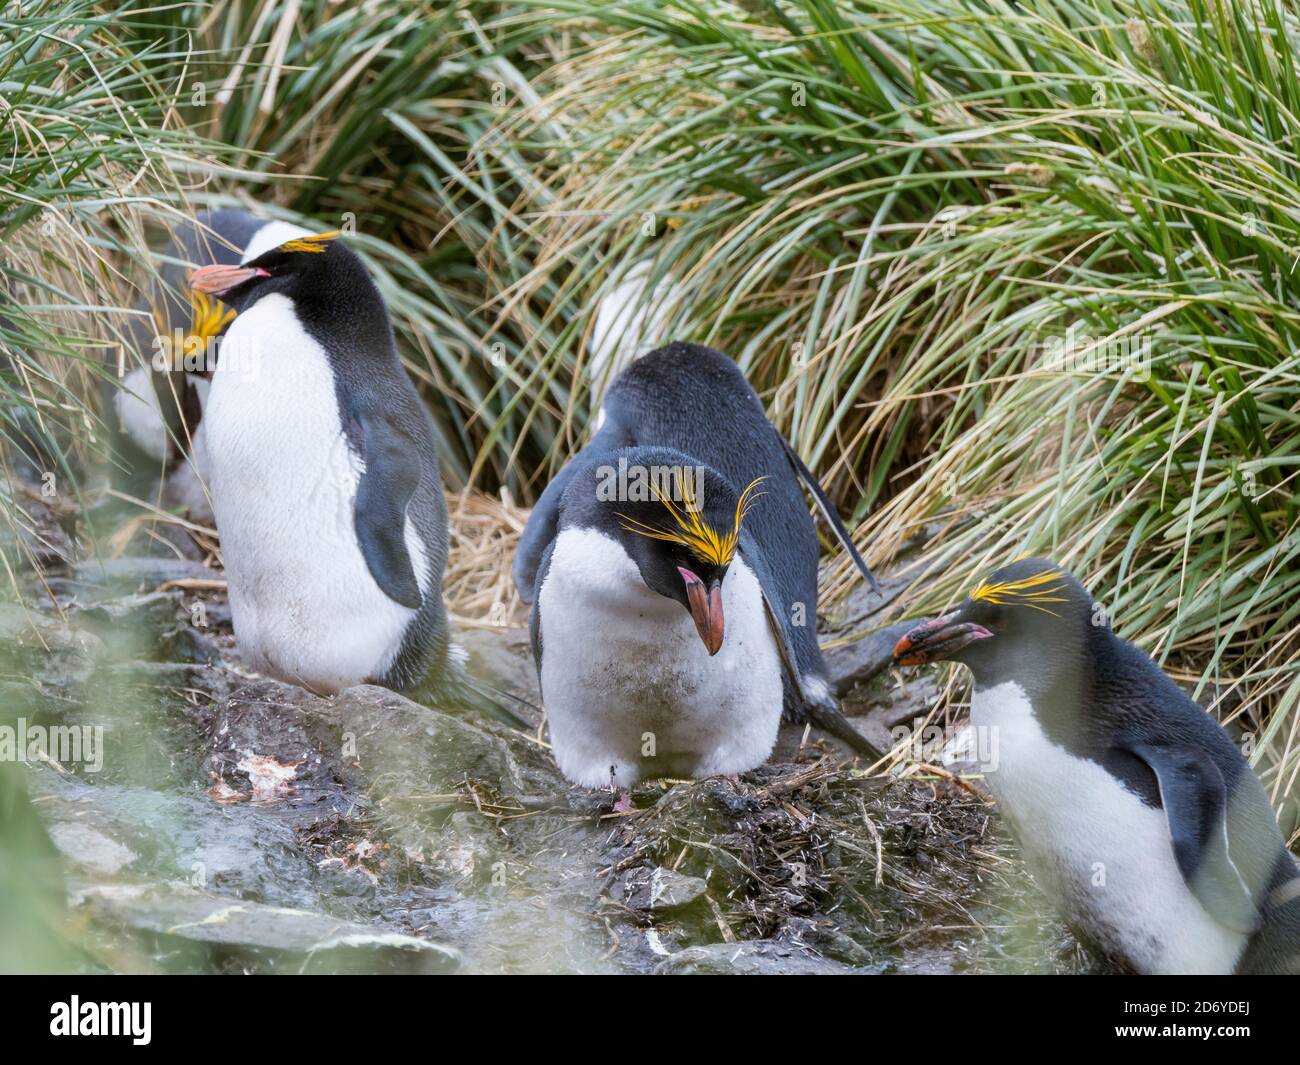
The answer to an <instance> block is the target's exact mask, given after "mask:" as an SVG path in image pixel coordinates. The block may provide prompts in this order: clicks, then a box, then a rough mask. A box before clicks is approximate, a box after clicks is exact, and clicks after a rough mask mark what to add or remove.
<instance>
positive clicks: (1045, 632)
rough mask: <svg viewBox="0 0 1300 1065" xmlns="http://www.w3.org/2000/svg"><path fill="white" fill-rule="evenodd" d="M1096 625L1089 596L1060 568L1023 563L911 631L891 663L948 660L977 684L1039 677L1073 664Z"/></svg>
mask: <svg viewBox="0 0 1300 1065" xmlns="http://www.w3.org/2000/svg"><path fill="white" fill-rule="evenodd" d="M1095 621H1096V618H1095V611H1094V607H1093V601H1092V597H1091V596H1089V595H1088V593H1087V591H1086V590H1085V589H1084V587H1083V586H1082V585H1081V584H1080V583H1079V582H1078V581H1077V580H1075V579H1074V577H1072V576H1070V574H1068V573H1066V572H1065V571H1064V570H1062V569H1060V568H1059V567H1058V566H1056V565H1054V564H1053V563H1051V562H1048V561H1046V560H1045V559H1041V558H1026V559H1021V560H1019V561H1017V562H1013V563H1012V564H1011V565H1009V566H1004V567H1002V568H1001V569H998V570H994V571H993V572H992V573H990V574H989V575H988V576H986V577H984V578H983V579H982V580H981V581H980V582H979V583H978V584H977V585H976V586H975V587H974V588H973V589H971V592H970V595H969V596H967V597H966V600H965V602H963V603H962V604H961V606H959V607H958V608H957V609H956V610H954V611H953V612H952V613H951V614H945V615H944V616H943V617H939V618H935V619H934V620H932V621H926V622H923V623H922V624H920V625H918V626H916V628H914V629H912V631H911V632H909V633H908V634H907V635H906V636H904V637H903V638H902V639H901V640H899V641H898V644H897V645H896V646H895V647H894V664H895V665H900V666H919V665H924V664H925V663H927V662H938V661H942V660H946V659H951V660H953V661H956V662H962V663H964V664H965V665H967V666H968V667H970V670H971V672H973V673H974V674H975V679H976V682H977V683H979V684H994V683H997V682H999V681H1001V680H1010V679H1020V680H1023V679H1024V678H1026V677H1027V676H1032V675H1040V674H1043V673H1045V672H1047V671H1049V670H1050V669H1051V668H1052V664H1053V663H1060V662H1063V661H1065V662H1068V661H1072V660H1073V658H1074V656H1075V653H1076V649H1077V648H1078V647H1079V646H1081V645H1082V644H1083V643H1084V641H1085V639H1086V633H1087V629H1088V627H1089V626H1090V625H1092V624H1094V623H1095Z"/></svg>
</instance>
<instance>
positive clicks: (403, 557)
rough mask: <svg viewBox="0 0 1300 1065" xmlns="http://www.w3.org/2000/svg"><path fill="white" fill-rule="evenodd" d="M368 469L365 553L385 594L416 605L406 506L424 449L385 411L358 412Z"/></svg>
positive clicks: (361, 529)
mask: <svg viewBox="0 0 1300 1065" xmlns="http://www.w3.org/2000/svg"><path fill="white" fill-rule="evenodd" d="M356 420H357V422H358V424H359V425H360V426H361V433H362V438H363V441H364V442H363V445H362V455H363V457H364V459H365V464H366V469H365V472H364V473H363V474H362V475H361V481H360V483H359V484H358V485H357V498H356V510H355V513H354V515H353V524H354V525H355V526H356V530H357V540H358V541H359V542H360V544H361V554H362V555H363V556H364V557H365V560H366V565H367V566H368V567H369V568H370V574H371V576H372V577H374V578H375V583H376V584H378V585H379V587H380V589H381V590H382V591H383V593H384V594H385V595H386V596H388V598H389V599H391V600H393V602H395V603H400V604H401V605H402V606H404V607H409V608H410V609H412V610H416V609H418V608H419V606H420V603H421V602H422V596H421V595H420V585H419V583H418V582H417V581H416V579H415V569H414V567H412V565H411V555H410V552H409V551H407V548H406V506H407V504H408V503H409V502H410V501H411V496H412V495H414V494H415V489H416V487H417V486H418V485H419V483H420V460H419V455H420V448H419V445H418V444H417V443H416V442H415V441H414V440H412V439H411V438H410V437H409V436H408V435H407V434H406V433H404V432H403V431H402V430H401V428H399V427H398V425H397V424H396V423H395V422H394V421H393V420H392V419H391V418H388V417H386V416H385V415H383V414H376V413H369V412H365V413H358V414H357V415H356Z"/></svg>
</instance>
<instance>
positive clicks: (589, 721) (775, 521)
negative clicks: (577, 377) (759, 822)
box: [514, 343, 876, 789]
mask: <svg viewBox="0 0 1300 1065" xmlns="http://www.w3.org/2000/svg"><path fill="white" fill-rule="evenodd" d="M801 482H802V485H803V487H804V488H806V489H808V491H809V492H810V493H811V495H812V496H813V499H814V500H815V501H816V503H817V505H818V507H819V508H820V509H821V511H822V514H823V516H824V517H825V518H826V519H827V521H828V522H829V523H830V525H831V528H832V529H833V530H834V532H835V534H836V536H837V537H838V538H839V540H840V542H841V543H842V544H843V545H844V547H845V549H846V550H847V551H848V552H849V553H850V556H851V557H852V558H853V560H854V562H855V563H856V564H857V565H858V566H859V568H860V569H861V570H862V572H863V574H864V575H865V576H866V577H867V578H868V579H870V574H869V573H867V570H866V566H865V564H864V563H863V562H862V559H861V557H860V556H859V555H858V553H857V551H856V549H855V548H854V547H853V542H852V540H851V539H850V537H849V535H848V533H847V531H846V530H845V529H844V526H843V524H842V523H841V522H840V520H839V518H838V517H837V516H836V514H835V510H834V508H833V506H832V505H831V503H830V502H829V501H828V500H827V498H826V495H825V493H824V492H823V491H822V489H821V487H820V486H819V485H818V484H817V481H816V479H815V478H814V477H813V476H812V474H811V473H810V472H809V471H808V469H807V468H806V467H805V466H804V465H803V463H802V462H800V461H799V459H798V457H797V456H796V455H795V453H794V451H793V450H792V449H791V447H790V445H789V444H788V443H787V442H786V440H785V439H784V437H782V436H781V434H780V433H779V432H778V431H777V430H776V428H775V427H774V426H773V425H772V423H771V422H769V421H768V419H767V415H766V413H765V412H764V410H763V406H762V403H761V401H760V400H759V398H758V395H757V394H756V393H755V392H754V390H753V389H752V388H751V387H750V385H749V382H747V381H746V380H745V377H744V375H743V374H742V373H741V371H740V369H739V367H737V366H736V364H735V363H734V362H732V361H731V360H730V359H728V358H727V357H726V356H724V355H722V354H720V353H719V352H716V351H713V350H711V349H709V348H705V347H701V346H699V345H695V344H684V343H675V344H670V345H669V346H667V347H663V348H660V349H658V350H656V351H653V352H650V353H649V354H647V355H645V356H644V357H642V358H640V359H638V360H637V361H635V362H633V363H632V364H631V365H630V366H629V367H628V368H627V369H625V370H624V371H623V372H622V373H620V374H619V376H618V377H617V378H616V379H615V380H614V381H613V382H612V383H611V384H610V387H609V389H608V390H607V392H606V394H605V397H604V404H603V406H602V408H601V410H600V413H599V415H598V417H597V426H596V433H595V436H594V437H593V438H592V440H591V442H590V443H589V444H588V445H587V446H586V447H585V448H583V449H582V451H581V452H579V453H578V454H577V455H575V456H574V457H573V458H572V459H571V460H570V461H569V463H568V464H567V465H566V466H565V467H564V468H563V469H562V470H561V471H560V473H559V474H558V475H557V476H556V478H555V479H554V480H553V481H552V482H551V484H550V485H549V486H548V487H547V488H546V491H545V492H544V493H543V494H542V497H541V499H540V500H539V501H538V504H537V506H536V507H535V508H534V510H533V513H532V515H531V516H530V518H529V520H528V525H527V527H526V528H525V529H524V533H523V536H522V538H521V541H520V545H519V551H518V553H517V555H516V558H515V564H514V577H515V583H516V585H517V586H518V588H519V592H520V595H521V597H522V598H523V599H524V600H525V601H526V602H530V603H531V604H532V616H531V622H530V624H531V632H532V643H533V653H534V658H535V660H536V663H537V669H538V677H539V682H540V685H541V691H542V702H543V706H544V709H545V710H546V715H547V720H548V722H549V724H550V732H551V743H552V746H553V748H554V751H555V757H556V761H557V762H558V764H559V767H560V769H561V770H562V771H563V772H564V774H565V775H566V776H567V777H568V778H569V779H570V780H572V781H573V782H574V783H576V784H580V785H584V786H586V787H615V788H620V789H626V788H629V787H630V786H631V785H632V784H634V783H636V782H637V781H638V780H641V779H642V778H645V777H655V776H669V777H701V776H708V775H711V774H716V773H739V772H743V771H745V770H749V769H752V768H754V767H755V766H757V765H759V764H761V763H762V762H763V761H764V760H765V759H766V758H767V757H768V755H769V754H770V753H771V751H772V748H773V746H774V744H775V742H776V738H777V732H778V729H779V727H780V722H781V718H782V714H783V712H784V713H785V714H786V716H787V717H789V718H791V719H794V720H806V719H807V720H811V721H812V722H813V723H814V724H817V725H818V726H819V727H821V728H823V729H825V730H827V731H829V732H832V733H833V734H834V735H836V736H837V737H838V738H840V739H843V740H844V741H846V742H848V743H849V744H850V745H851V746H853V747H854V748H855V749H856V750H857V751H858V752H860V753H864V754H875V753H876V752H875V751H874V749H873V748H871V747H870V746H869V745H868V744H867V743H866V741H865V740H863V739H862V737H861V736H859V735H858V734H857V732H855V731H854V730H853V728H852V726H851V725H849V723H848V722H847V721H846V720H845V719H844V717H843V716H842V715H841V714H840V711H839V705H838V702H837V700H836V699H835V695H834V693H833V691H832V687H831V684H830V681H829V679H828V677H827V672H826V666H825V662H824V661H823V659H822V656H821V651H820V649H819V648H818V645H817V629H816V623H817V556H818V543H817V536H816V532H815V529H814V527H813V521H812V517H811V515H810V513H809V509H808V504H807V503H806V501H805V498H804V495H803V492H802V491H801V488H800V485H801Z"/></svg>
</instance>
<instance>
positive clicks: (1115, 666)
mask: <svg viewBox="0 0 1300 1065" xmlns="http://www.w3.org/2000/svg"><path fill="white" fill-rule="evenodd" d="M1087 632H1088V636H1087V637H1086V639H1087V653H1086V654H1085V655H1084V656H1083V659H1084V669H1085V676H1084V677H1083V678H1082V679H1083V680H1084V682H1085V683H1084V685H1083V686H1082V690H1084V691H1089V692H1091V693H1092V694H1091V698H1090V700H1089V701H1088V705H1087V706H1086V708H1085V709H1084V713H1083V714H1082V715H1081V720H1080V721H1079V722H1078V727H1077V728H1074V729H1069V730H1064V729H1062V728H1061V725H1060V723H1059V722H1057V723H1056V724H1055V725H1054V724H1053V723H1051V722H1050V715H1049V721H1048V722H1046V723H1045V727H1046V729H1047V731H1048V733H1049V735H1053V734H1054V735H1053V738H1054V739H1056V740H1057V741H1058V742H1063V745H1065V746H1066V747H1067V749H1072V750H1073V751H1074V753H1076V754H1079V755H1081V756H1083V757H1088V758H1092V759H1094V760H1096V761H1099V762H1100V763H1101V764H1102V765H1103V766H1104V768H1106V770H1107V771H1108V772H1110V773H1112V774H1113V775H1114V776H1116V777H1118V778H1119V779H1120V780H1121V781H1122V782H1123V783H1124V785H1125V787H1127V788H1128V789H1129V790H1130V791H1132V792H1134V793H1135V794H1137V795H1138V796H1139V797H1140V798H1141V799H1142V801H1143V802H1144V803H1146V804H1147V805H1148V806H1152V807H1157V808H1160V807H1161V806H1162V803H1161V798H1160V787H1159V783H1158V781H1157V780H1156V776H1155V774H1154V772H1153V771H1152V770H1151V768H1150V767H1149V766H1148V765H1147V764H1146V763H1145V762H1144V761H1142V760H1141V759H1140V758H1137V757H1134V756H1132V755H1129V754H1127V753H1126V752H1128V751H1131V750H1135V749H1136V750H1141V749H1144V748H1152V747H1173V748H1179V747H1182V748H1193V749H1195V750H1198V751H1201V752H1203V753H1204V754H1205V755H1207V756H1208V757H1209V759H1210V760H1211V761H1213V763H1214V765H1215V767H1216V768H1217V769H1218V770H1219V773H1220V774H1221V775H1222V777H1223V783H1224V789H1225V793H1226V795H1227V798H1228V813H1227V828H1226V831H1227V834H1228V839H1229V840H1230V844H1231V850H1232V860H1233V862H1234V864H1235V865H1236V867H1237V868H1238V870H1239V872H1240V874H1241V876H1242V878H1243V880H1244V881H1245V882H1246V883H1247V884H1249V885H1252V886H1253V887H1255V888H1257V889H1259V896H1260V898H1259V901H1260V913H1261V919H1262V926H1261V928H1260V930H1259V931H1258V932H1257V933H1256V934H1255V936H1254V937H1253V938H1252V939H1251V941H1250V943H1249V945H1248V947H1247V949H1246V951H1245V953H1244V954H1243V956H1242V958H1241V960H1240V961H1239V963H1238V970H1237V971H1238V972H1269V971H1274V972H1282V971H1287V972H1297V971H1300V891H1295V890H1293V891H1292V893H1291V895H1285V894H1284V895H1282V896H1281V898H1282V900H1283V901H1280V902H1270V901H1269V899H1270V896H1271V895H1273V893H1275V892H1285V890H1286V889H1285V885H1286V884H1287V883H1290V882H1291V881H1293V880H1295V878H1296V876H1297V875H1298V874H1297V869H1296V863H1295V859H1294V858H1293V857H1292V856H1291V854H1290V853H1289V852H1288V851H1287V849H1286V845H1285V841H1284V840H1283V838H1282V833H1281V832H1280V831H1279V829H1278V827H1277V820H1276V818H1275V816H1274V813H1273V809H1272V805H1271V804H1270V802H1269V799H1268V795H1267V793H1266V792H1265V790H1264V787H1263V785H1262V784H1261V783H1260V781H1259V778H1258V777H1257V776H1256V775H1255V772H1254V770H1252V769H1251V767H1250V765H1249V763H1248V762H1247V761H1246V759H1245V757H1244V756H1243V755H1242V753H1241V751H1240V750H1239V749H1238V748H1237V745H1236V744H1235V743H1233V741H1232V739H1231V738H1230V737H1229V736H1228V734H1227V732H1225V731H1224V729H1223V728H1222V726H1220V725H1219V724H1218V723H1217V722H1216V721H1214V719H1213V718H1211V717H1210V716H1209V715H1208V714H1207V713H1206V712H1205V711H1204V710H1203V709H1201V707H1200V706H1198V705H1197V704H1196V702H1195V701H1193V700H1192V699H1191V697H1190V696H1188V695H1187V693H1186V692H1184V691H1183V689H1182V688H1180V687H1179V686H1178V685H1177V684H1176V683H1175V682H1174V681H1173V679H1172V678H1170V677H1169V676H1168V674H1166V673H1165V672H1164V670H1162V669H1161V668H1160V667H1159V666H1158V665H1157V664H1156V663H1155V662H1154V661H1153V660H1152V659H1151V658H1150V657H1149V656H1148V655H1147V654H1146V653H1145V652H1143V651H1142V650H1141V649H1140V648H1138V647H1136V646H1135V645H1134V644H1132V643H1129V642H1128V641H1127V640H1124V639H1122V638H1121V637H1119V636H1116V635H1115V634H1114V633H1113V632H1112V631H1111V630H1110V628H1109V627H1108V626H1105V625H1100V626H1096V627H1090V628H1089V629H1088V630H1087ZM1297 887H1300V885H1293V889H1294V888H1297ZM1287 966H1289V968H1287Z"/></svg>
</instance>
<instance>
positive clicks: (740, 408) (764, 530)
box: [603, 342, 825, 676]
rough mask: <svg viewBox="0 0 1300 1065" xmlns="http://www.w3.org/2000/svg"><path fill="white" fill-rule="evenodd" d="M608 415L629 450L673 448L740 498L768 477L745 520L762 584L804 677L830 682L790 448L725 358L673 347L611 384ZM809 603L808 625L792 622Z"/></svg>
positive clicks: (811, 532)
mask: <svg viewBox="0 0 1300 1065" xmlns="http://www.w3.org/2000/svg"><path fill="white" fill-rule="evenodd" d="M603 405H604V409H605V414H606V417H607V419H608V421H609V422H610V423H611V424H612V426H613V428H614V429H615V430H616V431H618V432H620V433H621V434H622V435H623V437H624V438H625V439H624V442H625V443H627V444H632V445H636V446H660V447H666V448H672V449H674V450H677V451H681V452H684V453H685V454H687V455H689V456H691V457H693V458H696V459H698V460H699V461H700V462H702V463H705V464H707V465H709V466H712V467H713V468H714V469H715V470H717V471H718V472H719V473H721V474H722V475H723V476H724V477H726V478H727V480H729V481H730V482H731V484H732V487H733V488H735V490H736V492H737V493H739V492H740V491H742V490H743V489H744V488H745V486H746V485H748V484H749V483H750V482H751V481H753V480H754V479H755V478H756V477H765V478H766V480H764V481H763V484H762V485H761V489H760V490H761V491H762V492H763V495H762V497H761V498H760V499H758V500H757V501H756V502H755V504H754V506H753V508H752V509H751V510H750V511H749V513H748V514H747V516H746V518H745V529H746V530H747V531H748V532H749V534H750V536H752V537H753V539H754V541H755V542H756V544H757V545H758V549H759V550H760V551H761V552H762V554H763V557H764V560H765V562H766V564H767V568H768V572H769V573H770V575H771V581H772V583H773V584H774V585H775V587H774V588H769V587H766V586H765V587H764V592H765V593H767V595H768V597H769V599H771V600H772V608H773V610H774V611H775V612H776V614H777V617H778V618H779V619H780V620H781V623H782V625H783V626H784V627H785V629H786V632H787V634H788V636H789V639H790V644H791V647H792V649H793V651H794V655H795V660H796V665H797V666H798V668H799V672H800V673H801V674H806V673H813V674H816V675H817V676H824V675H825V664H824V662H823V660H822V656H821V651H820V649H819V648H818V646H817V558H818V543H817V534H816V530H815V528H814V526H813V521H812V517H811V515H810V513H809V507H808V503H807V500H806V499H805V497H804V494H803V490H802V488H801V487H800V484H799V481H798V478H797V475H796V473H795V470H794V468H793V467H792V466H791V464H790V460H789V458H788V456H787V454H786V445H785V443H784V441H783V440H782V439H781V436H780V434H779V433H778V432H777V429H776V427H775V426H774V425H772V423H771V422H770V421H768V419H767V413H766V412H765V411H764V409H763V404H762V402H761V401H760V400H759V398H758V394H757V393H756V392H755V391H754V389H753V388H751V387H750V384H749V382H748V381H746V380H745V376H744V374H742V373H741V371H740V368H739V367H738V366H737V365H736V364H735V363H734V362H733V361H732V360H731V359H729V358H727V357H726V356H725V355H723V354H722V353H721V352H717V351H714V350H713V349H712V348H706V347H703V346H702V345H699V344H685V343H680V342H676V343H672V344H669V345H668V346H666V347H662V348H658V349H657V350H655V351H652V352H650V353H649V354H647V355H644V356H642V357H641V358H639V359H637V360H636V361H635V362H633V363H632V364H631V365H630V366H629V367H628V368H627V369H625V370H624V371H623V372H622V373H621V374H619V376H618V377H617V378H616V379H615V380H614V381H613V382H612V383H611V384H610V386H609V389H608V390H607V391H606V393H605V398H604V404H603ZM796 604H803V609H802V612H801V613H802V615H803V618H804V624H802V625H795V624H792V623H791V619H792V615H793V614H794V612H795V610H796Z"/></svg>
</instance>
